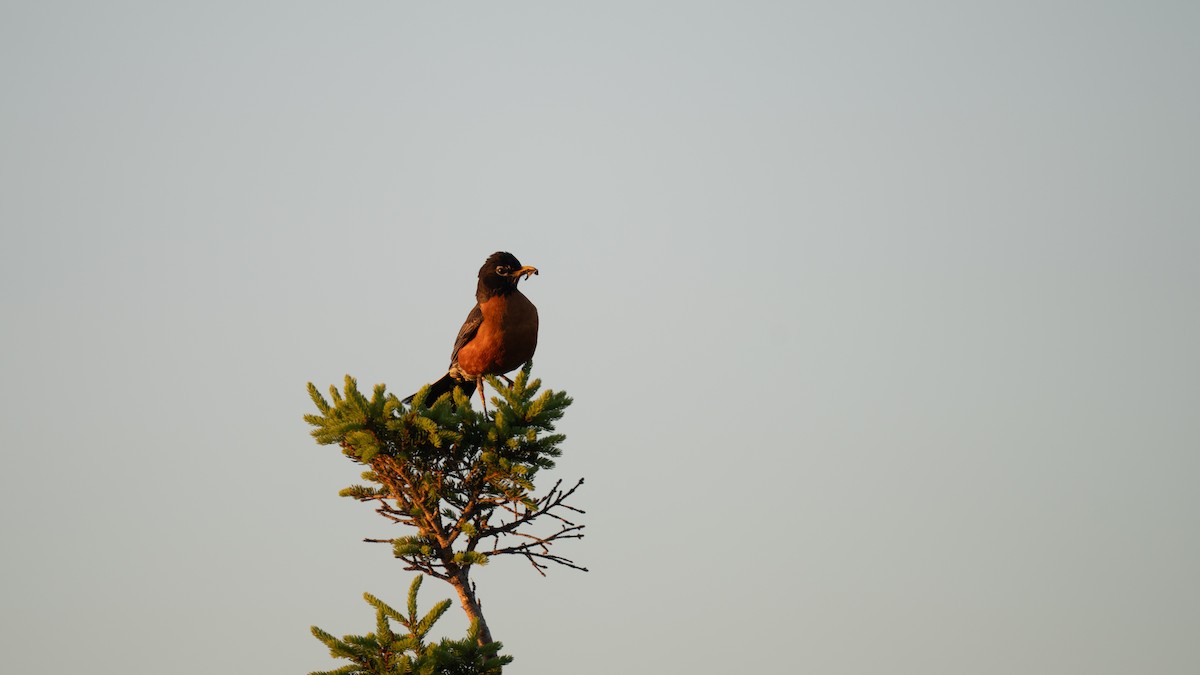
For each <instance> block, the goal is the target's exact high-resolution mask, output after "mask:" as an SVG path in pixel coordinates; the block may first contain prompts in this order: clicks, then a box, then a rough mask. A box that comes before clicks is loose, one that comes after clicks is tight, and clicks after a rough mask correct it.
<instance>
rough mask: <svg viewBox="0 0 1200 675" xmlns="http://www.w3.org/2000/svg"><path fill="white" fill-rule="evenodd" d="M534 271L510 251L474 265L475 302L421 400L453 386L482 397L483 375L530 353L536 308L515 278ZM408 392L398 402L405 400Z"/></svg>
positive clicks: (516, 362)
mask: <svg viewBox="0 0 1200 675" xmlns="http://www.w3.org/2000/svg"><path fill="white" fill-rule="evenodd" d="M537 273H538V270H537V268H536V267H530V266H528V265H522V264H521V262H520V261H519V260H517V259H516V257H515V256H513V254H511V253H505V252H503V251H497V252H496V253H493V254H492V255H490V256H488V259H487V260H486V261H485V262H484V263H483V267H480V268H479V285H478V286H476V287H475V301H476V302H475V307H474V308H472V309H471V313H470V314H468V315H467V320H466V321H465V322H464V323H463V325H462V328H460V329H459V330H458V337H457V338H456V339H455V340H454V350H453V351H451V352H450V369H449V370H448V371H447V372H446V374H445V375H443V376H442V378H441V379H440V380H438V381H437V382H434V383H433V384H432V385H430V387H429V395H428V396H426V397H425V402H426V403H433V402H434V401H436V400H437V399H438V397H439V396H441V395H442V394H445V393H446V392H448V391H451V390H453V389H454V388H455V387H459V388H461V389H462V390H463V393H464V394H466V395H467V396H468V397H470V396H471V395H472V394H473V393H475V387H477V386H478V387H479V397H480V398H481V399H482V398H483V377H484V376H485V375H501V376H503V375H504V374H505V373H507V372H509V371H511V370H513V369H515V368H517V367H518V366H520V365H522V364H524V363H525V362H526V361H528V360H529V359H531V358H533V351H534V349H536V348H537V334H538V313H537V308H536V307H534V306H533V303H532V302H530V301H529V298H527V297H525V294H524V293H522V292H521V291H519V290H517V282H518V281H520V280H522V279H528V278H529V277H530V276H531V275H534V274H537ZM413 396H416V394H413ZM413 396H409V397H408V398H406V399H404V402H405V403H411V402H412V400H413ZM486 407H487V401H486V399H484V408H485V409H486Z"/></svg>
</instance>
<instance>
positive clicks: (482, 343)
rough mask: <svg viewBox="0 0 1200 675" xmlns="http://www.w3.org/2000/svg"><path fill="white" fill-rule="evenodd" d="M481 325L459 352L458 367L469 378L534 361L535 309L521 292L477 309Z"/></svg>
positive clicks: (501, 371) (492, 300)
mask: <svg viewBox="0 0 1200 675" xmlns="http://www.w3.org/2000/svg"><path fill="white" fill-rule="evenodd" d="M479 311H480V312H482V313H483V323H482V324H480V326H479V331H478V332H477V333H476V334H475V338H474V339H473V340H471V341H470V342H468V343H467V344H465V345H463V347H462V349H460V350H458V367H459V368H460V369H462V370H463V371H464V372H466V373H467V374H468V375H473V376H478V375H500V374H503V373H507V372H509V371H510V370H514V369H516V368H518V367H519V366H521V365H522V364H523V363H525V362H526V361H528V360H529V359H531V358H533V352H534V350H535V349H537V333H538V314H537V308H536V307H534V306H533V303H532V302H530V301H529V298H527V297H525V295H524V294H522V293H521V292H520V291H516V292H514V293H511V294H509V295H497V296H493V297H491V298H489V299H488V300H487V301H486V302H484V303H483V304H481V305H480V306H479Z"/></svg>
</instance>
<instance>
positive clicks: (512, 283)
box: [479, 251, 538, 295]
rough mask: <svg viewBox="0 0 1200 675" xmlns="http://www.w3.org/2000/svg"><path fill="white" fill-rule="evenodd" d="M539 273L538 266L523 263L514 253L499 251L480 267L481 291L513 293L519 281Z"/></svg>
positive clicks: (490, 293) (489, 293) (491, 293)
mask: <svg viewBox="0 0 1200 675" xmlns="http://www.w3.org/2000/svg"><path fill="white" fill-rule="evenodd" d="M537 273H538V270H537V268H536V267H530V266H529V265H522V264H521V261H520V260H517V257H516V256H514V255H513V254H511V253H506V252H504V251H497V252H495V253H493V254H491V255H490V256H488V259H487V261H486V262H484V263H483V267H480V268H479V293H486V294H487V295H494V294H497V293H511V292H512V291H515V290H516V289H517V282H518V281H520V280H522V279H528V278H529V277H530V276H532V275H534V274H537Z"/></svg>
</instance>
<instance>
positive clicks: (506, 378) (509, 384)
mask: <svg viewBox="0 0 1200 675" xmlns="http://www.w3.org/2000/svg"><path fill="white" fill-rule="evenodd" d="M500 379H502V380H504V381H505V382H507V383H508V386H509V388H511V387H512V386H513V381H512V378H510V377H509V376H507V375H501V376H500Z"/></svg>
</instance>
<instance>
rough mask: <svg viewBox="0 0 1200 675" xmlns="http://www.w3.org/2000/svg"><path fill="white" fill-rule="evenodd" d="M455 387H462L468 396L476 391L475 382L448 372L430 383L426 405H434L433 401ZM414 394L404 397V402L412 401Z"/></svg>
mask: <svg viewBox="0 0 1200 675" xmlns="http://www.w3.org/2000/svg"><path fill="white" fill-rule="evenodd" d="M455 387H458V388H459V389H462V391H463V393H464V394H466V395H467V398H471V395H472V394H474V393H475V383H474V382H471V381H465V382H464V381H463V380H456V379H454V377H453V376H451V375H450V373H446V374H445V375H443V376H442V379H440V380H438V381H437V382H434V383H433V384H431V385H429V394H427V395H426V396H425V405H427V406H428V405H433V402H434V401H436V400H438V398H440V397H441V395H442V394H445V393H446V392H448V391H453V390H454V388H455ZM413 396H416V394H413V395H412V396H409V397H408V398H406V399H404V401H403V402H404V403H406V404H407V403H412V400H413Z"/></svg>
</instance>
